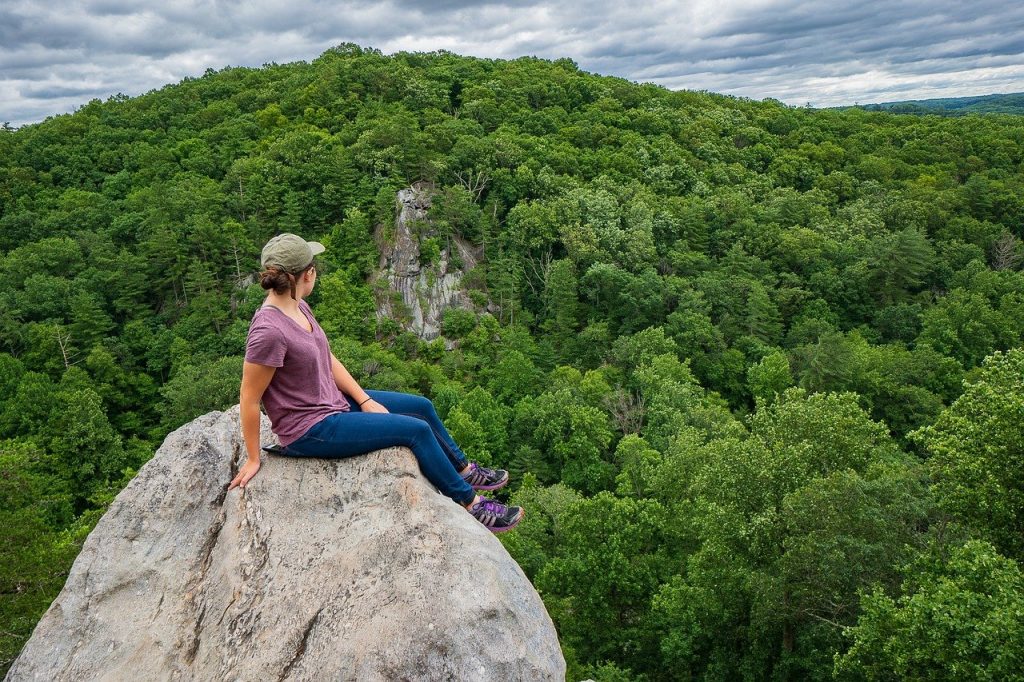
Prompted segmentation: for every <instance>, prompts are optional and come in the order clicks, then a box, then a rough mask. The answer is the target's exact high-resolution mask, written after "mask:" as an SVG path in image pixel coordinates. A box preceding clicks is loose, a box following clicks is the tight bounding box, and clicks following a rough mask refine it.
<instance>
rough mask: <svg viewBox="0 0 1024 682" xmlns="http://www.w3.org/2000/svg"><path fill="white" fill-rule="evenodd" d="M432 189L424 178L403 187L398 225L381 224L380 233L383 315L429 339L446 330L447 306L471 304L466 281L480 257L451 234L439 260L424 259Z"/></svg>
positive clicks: (430, 229)
mask: <svg viewBox="0 0 1024 682" xmlns="http://www.w3.org/2000/svg"><path fill="white" fill-rule="evenodd" d="M432 191H433V188H432V187H431V185H430V184H428V183H423V182H418V183H415V184H413V185H412V186H411V187H408V188H406V189H403V190H399V192H398V197H397V207H396V217H395V223H394V226H393V230H392V227H391V226H386V225H379V226H378V227H377V229H376V232H375V235H374V237H375V239H376V242H377V247H378V249H379V251H380V254H381V256H380V263H379V265H378V267H379V269H380V273H379V274H378V275H377V276H376V281H377V283H378V286H377V287H375V289H376V291H377V317H378V318H390V319H393V320H398V321H399V322H401V323H402V324H404V325H405V326H406V328H407V329H409V331H412V332H413V333H415V334H416V335H418V336H419V337H421V338H423V339H426V340H428V341H429V340H432V339H436V338H437V337H438V336H439V335H440V334H441V320H442V315H443V314H444V311H445V309H447V308H453V307H460V308H468V307H470V304H469V301H468V299H467V297H466V296H465V294H464V293H463V292H462V291H461V289H460V283H461V281H462V276H463V274H464V273H465V272H466V271H467V270H469V269H470V268H472V267H473V266H475V265H476V264H477V261H478V260H479V256H478V254H477V249H475V248H474V247H473V246H472V245H471V244H470V243H469V242H467V241H466V240H464V239H462V238H460V237H459V236H458V235H451V236H450V237H449V238H447V239H446V240H445V241H444V243H442V244H441V245H440V248H439V254H438V255H437V258H436V262H433V259H428V262H423V258H422V254H421V249H420V243H421V240H423V239H427V238H430V237H431V236H433V235H434V230H433V226H432V225H431V222H430V219H429V217H428V211H429V210H430V202H431V193H432Z"/></svg>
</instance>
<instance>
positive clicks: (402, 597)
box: [6, 407, 565, 682]
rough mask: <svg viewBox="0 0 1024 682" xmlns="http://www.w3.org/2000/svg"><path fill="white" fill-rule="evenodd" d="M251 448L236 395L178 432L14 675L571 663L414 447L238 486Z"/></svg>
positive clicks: (107, 523)
mask: <svg viewBox="0 0 1024 682" xmlns="http://www.w3.org/2000/svg"><path fill="white" fill-rule="evenodd" d="M263 429H264V432H263V436H264V438H265V441H264V442H268V441H270V440H271V439H272V435H271V434H270V432H269V425H268V424H267V422H266V419H265V418H264V424H263ZM242 458H244V449H243V448H242V445H241V438H240V436H239V420H238V408H237V407H235V408H233V409H232V410H229V411H227V412H223V413H221V412H213V413H210V414H208V415H205V416H203V417H200V418H199V419H196V420H195V421H194V422H192V423H190V424H188V425H186V426H184V427H182V428H181V429H178V430H177V431H175V432H174V433H172V434H171V435H169V436H168V437H167V440H166V441H165V442H164V444H163V445H162V446H161V448H160V449H159V450H158V451H157V453H156V455H155V456H154V457H153V459H152V460H151V461H149V462H148V463H147V464H146V465H145V466H144V467H142V469H141V470H140V471H139V473H138V475H137V476H136V477H135V479H134V480H133V481H132V482H131V483H130V484H129V485H128V486H127V487H126V488H125V489H124V490H123V491H122V492H121V493H120V494H119V495H118V496H117V499H116V500H115V501H114V503H113V504H112V505H111V506H110V509H109V510H108V511H107V513H106V514H105V515H104V516H103V518H102V519H101V520H100V522H99V523H98V524H97V526H96V528H95V529H94V530H93V532H92V533H91V534H90V535H89V537H88V539H87V540H86V542H85V545H84V546H83V548H82V551H81V553H80V555H79V556H78V558H77V559H76V561H75V563H74V566H73V567H72V569H71V573H70V575H69V576H68V580H67V584H66V585H65V586H64V590H63V591H62V592H61V593H60V595H59V596H58V597H57V599H56V600H54V602H53V604H52V605H51V606H50V609H49V610H48V611H47V612H46V614H45V615H44V616H43V618H42V620H41V621H40V622H39V624H38V626H37V627H36V629H35V632H34V633H33V635H32V638H31V639H30V640H29V642H28V643H27V644H26V645H25V648H24V649H23V650H22V652H21V655H20V656H19V658H18V659H17V660H16V661H15V663H14V665H13V666H12V667H11V669H10V671H9V673H8V675H7V678H6V679H7V680H47V681H51V680H74V681H76V682H77V681H80V680H128V679H130V680H360V681H363V680H471V679H473V680H476V679H479V680H483V679H495V680H554V679H562V678H563V677H564V674H565V662H564V660H563V658H562V654H561V651H560V649H559V645H558V640H557V636H556V633H555V630H554V627H553V625H552V623H551V620H550V618H549V617H548V615H547V612H546V611H545V609H544V605H543V603H542V602H541V600H540V598H539V597H538V595H537V593H536V591H534V589H533V587H532V586H531V585H530V583H529V581H528V580H527V578H526V576H525V575H523V572H522V571H521V570H520V569H519V566H518V565H517V564H516V563H515V562H514V561H513V560H512V558H511V557H509V555H508V554H507V553H506V551H505V549H504V548H503V547H502V546H501V543H499V542H498V541H497V539H496V538H494V537H493V536H492V535H491V533H490V532H489V531H487V530H486V529H485V528H484V527H483V526H481V525H479V524H478V523H477V522H476V521H475V520H474V519H473V518H472V517H471V516H470V515H469V514H468V513H466V511H465V510H464V509H462V508H461V507H459V506H458V505H457V504H455V503H454V502H452V501H450V500H448V499H447V498H445V497H442V496H441V495H439V494H438V493H437V492H436V491H435V490H434V489H433V487H432V486H431V485H430V484H429V483H428V482H427V481H426V479H425V478H423V476H422V474H420V472H419V469H418V467H417V465H416V462H415V459H414V458H413V455H412V453H411V452H409V451H408V450H406V449H404V448H391V449H387V450H380V451H377V452H375V453H371V454H369V455H365V456H360V457H355V458H351V459H345V460H321V459H299V458H294V459H293V458H289V457H275V456H271V455H265V456H264V459H263V465H262V468H261V469H260V471H259V473H258V474H257V476H256V477H255V478H254V479H253V480H252V481H251V482H250V484H249V485H248V486H247V487H246V488H245V489H244V490H243V489H240V488H235V489H234V490H231V491H230V492H225V488H226V483H227V482H228V481H230V480H231V478H232V476H233V474H234V472H235V471H236V470H237V467H238V465H239V463H240V460H241V459H242Z"/></svg>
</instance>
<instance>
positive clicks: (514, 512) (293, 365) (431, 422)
mask: <svg viewBox="0 0 1024 682" xmlns="http://www.w3.org/2000/svg"><path fill="white" fill-rule="evenodd" d="M323 250H324V246H323V245H322V244H319V243H317V242H307V241H306V240H304V239H302V238H301V237H299V236H297V235H294V234H281V235H278V236H277V237H274V238H273V239H271V240H270V241H269V242H267V245H266V246H265V247H264V248H263V255H262V262H263V273H262V274H261V276H260V284H261V286H262V287H263V288H264V289H267V290H268V293H267V299H266V302H265V303H264V304H263V306H262V307H260V309H259V310H257V311H256V313H255V315H253V318H252V323H251V324H250V326H249V336H248V339H247V341H246V349H245V362H244V364H243V366H242V387H241V411H242V437H243V439H244V440H245V449H246V452H247V453H248V460H247V461H246V463H245V464H244V465H243V466H242V468H241V470H240V471H239V472H238V475H237V476H235V478H234V479H233V480H232V481H231V483H230V485H229V486H228V490H231V489H232V488H234V487H235V486H241V487H243V488H244V487H245V485H246V483H248V482H249V480H250V479H252V477H253V476H255V475H256V472H257V471H259V468H260V443H259V437H260V402H262V403H263V406H264V407H265V408H266V410H267V415H268V416H269V417H270V423H271V427H272V428H273V431H274V433H275V434H277V436H278V438H279V439H280V441H281V452H282V453H283V454H285V455H297V456H300V457H351V456H353V455H358V454H363V453H366V452H371V451H373V450H379V449H381V448H386V447H392V446H396V445H404V446H406V447H408V448H410V449H411V450H412V451H413V453H414V454H415V455H416V460H417V461H418V462H419V466H420V470H421V471H422V472H423V474H424V475H425V476H426V477H427V480H429V481H430V482H431V483H433V484H434V486H436V487H437V489H438V490H440V491H441V492H442V493H443V494H445V495H447V496H448V497H450V498H451V499H453V500H455V501H456V502H458V503H459V504H461V505H462V506H463V507H465V508H466V509H467V510H469V512H470V513H471V514H472V515H473V516H474V517H476V518H477V519H478V520H479V521H480V522H481V523H483V524H484V525H485V526H486V527H487V528H489V529H490V530H491V531H493V532H495V533H500V532H502V531H506V530H509V529H511V528H513V527H514V526H515V525H516V524H517V523H519V521H520V520H521V519H522V518H523V510H522V509H521V508H520V507H508V506H505V505H503V504H500V503H498V502H494V501H492V500H488V499H486V498H484V497H481V496H480V495H477V493H476V491H478V490H485V491H486V490H497V489H498V488H501V487H503V486H504V485H505V484H507V483H508V472H507V471H503V470H501V469H487V468H484V467H481V466H478V465H477V464H475V463H473V462H469V461H467V459H466V456H465V455H464V454H463V453H462V451H461V450H460V449H459V447H458V446H457V445H455V442H454V441H453V440H452V438H451V436H450V435H449V434H448V431H447V430H446V429H445V428H444V425H443V424H442V423H441V420H440V418H439V417H438V416H437V412H435V411H434V406H433V405H432V404H431V402H430V401H429V400H427V399H426V398H423V397H420V396H415V395H411V394H408V393H395V392H391V391H365V390H363V389H362V388H361V387H360V386H359V384H358V383H357V382H356V380H355V379H353V378H352V375H351V374H349V372H348V370H347V369H345V366H344V365H342V364H341V362H340V361H339V360H338V359H337V358H336V357H334V354H333V353H331V350H330V347H329V346H328V345H327V336H326V335H325V334H324V331H323V329H321V328H320V325H318V324H317V322H316V319H315V318H314V317H313V311H312V310H311V309H310V307H309V305H307V304H306V302H305V301H304V300H303V299H304V298H305V297H306V296H308V295H309V293H310V292H311V291H313V286H314V285H315V284H316V265H315V263H314V262H313V258H314V256H316V255H317V254H319V253H322V252H323Z"/></svg>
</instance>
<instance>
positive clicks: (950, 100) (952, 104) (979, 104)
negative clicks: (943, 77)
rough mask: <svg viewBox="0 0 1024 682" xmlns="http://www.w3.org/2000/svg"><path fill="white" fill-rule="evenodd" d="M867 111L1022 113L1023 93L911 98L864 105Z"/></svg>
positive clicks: (959, 113) (900, 112) (942, 113)
mask: <svg viewBox="0 0 1024 682" xmlns="http://www.w3.org/2000/svg"><path fill="white" fill-rule="evenodd" d="M859 108H861V109H867V110H868V111H888V112H891V113H894V114H938V115H939V116H962V115H964V114H1024V92H1012V93H1008V94H1002V95H980V96H978V97H942V98H939V99H912V100H906V101H903V102H882V103H880V104H864V105H861V106H860V107H859Z"/></svg>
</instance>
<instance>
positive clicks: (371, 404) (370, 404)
mask: <svg viewBox="0 0 1024 682" xmlns="http://www.w3.org/2000/svg"><path fill="white" fill-rule="evenodd" d="M360 409H361V410H362V411H363V412H377V413H380V414H388V408H386V407H384V406H383V405H381V404H380V403H378V402H377V401H376V400H374V399H373V398H370V399H369V400H367V401H366V402H365V403H363V405H362V407H361V408H360Z"/></svg>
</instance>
